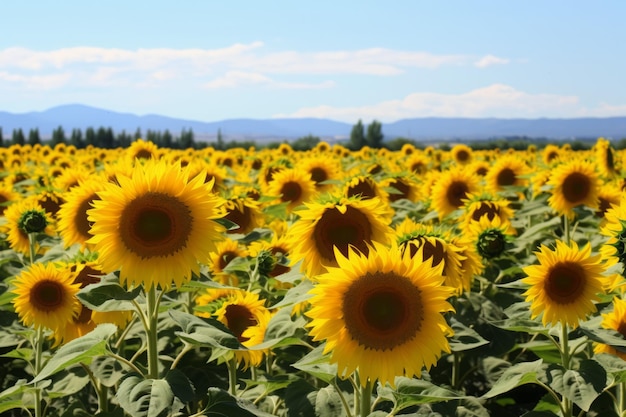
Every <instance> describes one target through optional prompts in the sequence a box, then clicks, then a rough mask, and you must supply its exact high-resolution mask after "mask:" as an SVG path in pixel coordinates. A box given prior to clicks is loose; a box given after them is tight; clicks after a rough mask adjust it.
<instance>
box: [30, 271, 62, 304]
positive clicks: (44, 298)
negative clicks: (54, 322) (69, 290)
mask: <svg viewBox="0 0 626 417" xmlns="http://www.w3.org/2000/svg"><path fill="white" fill-rule="evenodd" d="M64 294H65V292H64V291H63V286H62V285H61V284H59V283H58V282H56V281H52V280H48V279H44V280H42V281H39V282H38V283H37V284H35V285H34V286H33V287H32V289H31V290H30V299H31V300H32V305H33V307H35V308H37V309H38V310H40V311H46V312H48V311H54V310H56V309H57V308H58V307H59V306H61V305H63V299H64Z"/></svg>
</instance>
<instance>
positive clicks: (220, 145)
mask: <svg viewBox="0 0 626 417" xmlns="http://www.w3.org/2000/svg"><path fill="white" fill-rule="evenodd" d="M215 149H218V150H220V151H223V150H224V149H225V145H224V137H222V129H217V142H216V144H215Z"/></svg>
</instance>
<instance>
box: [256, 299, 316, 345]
mask: <svg viewBox="0 0 626 417" xmlns="http://www.w3.org/2000/svg"><path fill="white" fill-rule="evenodd" d="M305 324H306V319H305V318H304V317H302V316H297V317H295V318H294V317H292V316H291V311H290V309H281V310H279V311H278V313H276V314H274V315H273V316H272V318H271V319H270V322H269V323H268V325H267V330H266V331H265V341H264V342H263V343H260V344H258V345H255V346H252V347H250V348H249V349H251V350H264V349H270V348H275V347H280V346H289V345H303V346H308V344H307V343H306V342H305V341H304V340H303V339H304V337H305V336H306V331H305V330H304V325H305Z"/></svg>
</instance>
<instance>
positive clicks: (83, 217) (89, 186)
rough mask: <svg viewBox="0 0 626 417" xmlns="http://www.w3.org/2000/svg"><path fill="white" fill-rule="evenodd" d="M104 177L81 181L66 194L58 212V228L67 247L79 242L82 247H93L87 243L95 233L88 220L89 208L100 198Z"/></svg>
mask: <svg viewBox="0 0 626 417" xmlns="http://www.w3.org/2000/svg"><path fill="white" fill-rule="evenodd" d="M103 184H104V182H103V180H102V179H91V180H88V181H84V182H82V183H80V184H79V185H78V186H76V187H74V188H72V189H71V190H70V191H69V192H67V193H66V194H65V196H64V197H65V203H63V205H62V206H61V209H60V210H59V214H58V218H59V221H58V226H57V227H58V229H59V234H60V235H61V238H62V239H63V242H64V243H65V247H66V248H68V247H70V246H72V245H73V244H79V245H81V247H82V248H85V247H89V248H91V247H93V245H91V244H87V240H89V239H90V238H91V237H92V236H93V235H92V234H91V230H90V229H91V224H90V223H89V221H88V220H87V210H89V209H91V208H92V207H93V202H94V201H95V200H98V199H99V197H98V194H97V193H98V191H101V190H102V189H103V188H104V185H103Z"/></svg>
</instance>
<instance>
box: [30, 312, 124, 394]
mask: <svg viewBox="0 0 626 417" xmlns="http://www.w3.org/2000/svg"><path fill="white" fill-rule="evenodd" d="M116 331H117V326H115V325H114V324H111V323H104V324H99V325H98V326H97V327H96V328H95V329H93V330H92V331H91V332H89V333H87V334H86V335H84V336H81V337H79V338H78V339H74V340H72V341H70V342H69V343H67V344H66V345H63V346H61V348H59V350H57V352H56V353H55V354H54V356H53V357H52V358H50V360H49V361H48V363H46V365H45V366H44V367H43V369H42V370H41V372H39V374H38V375H37V376H36V377H35V378H34V379H33V380H32V381H31V383H35V382H38V381H42V380H44V379H46V378H48V377H50V376H51V375H54V374H55V373H57V372H59V371H62V370H63V369H67V368H69V367H70V366H72V365H75V364H77V363H81V362H82V363H85V364H89V363H90V362H91V360H92V359H93V358H94V357H96V356H100V355H104V354H105V353H106V346H107V340H108V339H109V337H111V336H112V335H113V334H114V333H115V332H116Z"/></svg>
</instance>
